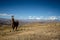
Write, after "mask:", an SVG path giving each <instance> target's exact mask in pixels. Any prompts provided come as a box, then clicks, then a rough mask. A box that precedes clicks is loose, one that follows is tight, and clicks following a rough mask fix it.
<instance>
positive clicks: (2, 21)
mask: <svg viewBox="0 0 60 40" xmlns="http://www.w3.org/2000/svg"><path fill="white" fill-rule="evenodd" d="M16 20H17V19H16ZM18 21H19V24H20V25H24V24H27V23H32V22H60V20H37V19H21V20H18ZM0 25H11V19H6V18H0Z"/></svg>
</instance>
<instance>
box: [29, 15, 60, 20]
mask: <svg viewBox="0 0 60 40" xmlns="http://www.w3.org/2000/svg"><path fill="white" fill-rule="evenodd" d="M59 18H60V16H59V17H58V16H48V17H45V16H40V17H37V16H29V19H37V20H40V19H43V20H55V19H59Z"/></svg>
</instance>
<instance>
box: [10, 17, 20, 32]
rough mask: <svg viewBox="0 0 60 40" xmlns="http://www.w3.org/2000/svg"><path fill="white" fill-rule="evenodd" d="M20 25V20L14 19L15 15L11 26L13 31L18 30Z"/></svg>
mask: <svg viewBox="0 0 60 40" xmlns="http://www.w3.org/2000/svg"><path fill="white" fill-rule="evenodd" d="M18 25H19V22H18V20H17V21H15V20H14V16H12V20H11V26H12V29H13V31H14V29H15V30H16V31H17V28H18Z"/></svg>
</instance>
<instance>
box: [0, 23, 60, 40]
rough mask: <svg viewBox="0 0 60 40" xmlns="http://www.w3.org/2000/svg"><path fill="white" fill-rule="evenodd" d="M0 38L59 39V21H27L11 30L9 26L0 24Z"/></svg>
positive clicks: (13, 39) (17, 39)
mask: <svg viewBox="0 0 60 40" xmlns="http://www.w3.org/2000/svg"><path fill="white" fill-rule="evenodd" d="M0 40H60V22H50V23H39V22H34V23H29V24H25V25H22V26H19V27H18V31H12V28H11V26H9V25H2V26H0Z"/></svg>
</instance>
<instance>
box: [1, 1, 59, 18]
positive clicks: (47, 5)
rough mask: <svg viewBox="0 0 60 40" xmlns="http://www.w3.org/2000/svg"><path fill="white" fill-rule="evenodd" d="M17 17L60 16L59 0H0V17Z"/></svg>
mask: <svg viewBox="0 0 60 40" xmlns="http://www.w3.org/2000/svg"><path fill="white" fill-rule="evenodd" d="M7 15H10V16H11V15H14V16H15V18H17V19H28V18H29V17H34V16H35V17H37V18H39V17H41V16H44V17H46V18H47V17H49V16H60V0H0V18H1V17H2V18H10V16H7Z"/></svg>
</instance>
